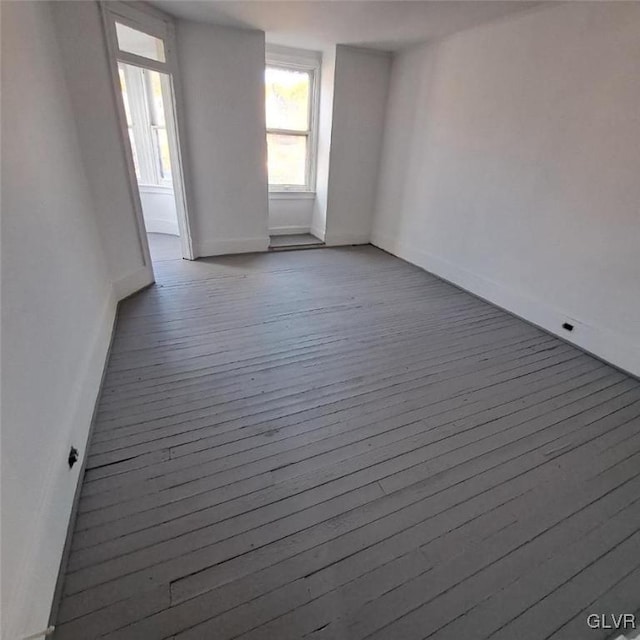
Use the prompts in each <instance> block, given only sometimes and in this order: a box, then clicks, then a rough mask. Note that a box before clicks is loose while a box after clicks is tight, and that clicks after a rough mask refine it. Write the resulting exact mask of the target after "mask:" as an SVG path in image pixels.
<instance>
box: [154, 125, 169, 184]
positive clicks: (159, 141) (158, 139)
mask: <svg viewBox="0 0 640 640" xmlns="http://www.w3.org/2000/svg"><path fill="white" fill-rule="evenodd" d="M155 143H156V151H157V156H158V164H159V165H160V166H159V170H160V178H161V179H162V180H171V160H170V157H169V139H168V138H167V130H166V129H165V128H164V127H156V129H155Z"/></svg>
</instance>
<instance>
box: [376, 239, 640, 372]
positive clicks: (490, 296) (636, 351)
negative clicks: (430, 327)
mask: <svg viewBox="0 0 640 640" xmlns="http://www.w3.org/2000/svg"><path fill="white" fill-rule="evenodd" d="M371 244H373V245H375V246H377V247H380V248H381V249H384V250H385V251H388V252H389V253H392V254H393V255H395V256H398V257H399V258H402V259H403V260H406V261H407V262H411V263H412V264H415V265H417V266H419V267H422V268H423V269H425V271H429V272H430V273H433V274H434V275H436V276H438V277H439V278H442V279H443V280H447V281H448V282H451V283H452V284H454V285H456V286H457V287H460V288H461V289H464V290H465V291H468V292H470V293H472V294H474V295H476V296H478V297H480V298H482V299H484V300H486V301H488V302H490V303H491V304H494V305H496V306H498V307H500V308H502V309H504V310H505V311H508V312H509V313H511V314H513V315H516V316H518V317H519V318H522V319H523V320H526V321H527V322H530V323H531V324H534V325H536V326H537V327H539V328H541V329H544V330H545V331H548V332H549V333H552V334H554V335H556V336H558V337H559V338H561V339H563V340H565V341H567V342H570V343H572V344H574V345H575V346H577V347H579V348H580V349H582V350H583V351H586V352H588V353H590V354H591V355H594V356H596V357H597V358H600V359H601V360H604V361H606V362H608V363H610V364H612V365H613V366H615V367H617V368H619V369H622V370H623V371H626V372H628V373H630V374H631V375H634V376H640V348H638V346H634V345H633V341H631V340H625V339H624V338H623V337H621V336H619V335H618V334H616V333H614V332H612V331H610V330H608V329H605V328H604V327H597V326H593V325H590V324H588V323H586V322H584V321H583V320H581V319H579V318H575V317H572V316H570V315H569V314H567V312H566V311H564V310H562V309H557V308H554V307H552V306H550V305H548V304H547V303H546V302H544V301H543V300H537V299H534V298H530V297H529V296H526V295H523V294H522V293H520V292H516V291H513V290H512V289H508V288H506V287H505V286H504V285H502V284H500V283H498V282H494V281H492V280H489V279H488V278H485V277H483V276H480V275H478V274H477V273H472V272H470V271H468V270H466V269H463V268H461V267H459V266H457V265H455V264H453V263H451V262H449V261H448V260H445V259H444V258H441V257H439V256H434V255H432V254H430V253H427V252H426V251H423V250H422V249H418V248H416V247H413V246H411V245H410V244H408V243H406V242H401V241H399V240H395V239H393V238H391V237H389V236H385V235H383V234H380V233H375V232H374V233H373V236H372V239H371ZM567 321H568V322H570V323H571V324H573V325H574V327H575V328H574V330H573V331H572V332H571V333H568V332H566V331H564V330H563V329H562V323H563V322H567Z"/></svg>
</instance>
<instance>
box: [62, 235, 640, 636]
mask: <svg viewBox="0 0 640 640" xmlns="http://www.w3.org/2000/svg"><path fill="white" fill-rule="evenodd" d="M151 240H152V242H153V241H155V240H158V242H162V246H158V247H157V248H156V249H157V251H156V255H157V256H158V257H159V258H160V259H159V261H158V262H157V263H156V264H155V265H154V266H155V271H156V277H157V284H156V286H155V287H152V288H150V289H148V290H145V291H144V292H141V293H140V294H138V295H136V296H134V297H132V298H130V299H128V300H126V301H124V302H123V303H122V304H121V307H120V309H119V314H118V323H117V329H116V335H115V337H114V341H113V348H112V353H111V357H110V361H109V364H108V368H107V372H106V376H105V381H104V385H103V390H102V395H101V399H100V403H99V406H98V408H97V412H96V418H95V426H94V432H93V440H92V443H90V447H89V455H88V461H87V469H86V472H85V477H84V482H83V487H82V491H81V497H80V501H79V509H78V516H77V520H76V522H75V533H74V536H73V539H72V542H71V553H70V558H69V562H68V565H67V572H66V575H65V579H64V586H63V597H62V600H61V604H60V608H59V611H58V613H57V623H56V626H57V628H56V632H55V637H56V638H58V639H61V640H65V639H80V638H82V639H86V638H98V637H100V638H105V639H106V638H109V639H111V640H115V639H116V638H118V639H119V640H125V639H129V640H132V639H143V640H145V639H147V638H148V639H150V640H155V639H158V640H167V639H174V640H178V639H180V640H187V639H188V638H189V639H192V640H198V639H200V638H216V639H220V640H223V639H225V638H228V639H231V638H244V639H245V640H249V639H251V640H258V639H263V640H271V639H272V638H278V640H285V639H286V638H290V639H291V640H295V639H297V638H309V639H313V640H329V639H331V640H338V639H344V638H349V640H356V639H357V638H369V637H371V638H380V639H382V638H390V637H394V638H403V640H404V639H405V638H406V639H409V638H427V637H429V638H433V639H434V640H436V639H437V640H448V639H449V638H452V639H453V638H456V639H457V638H459V637H473V638H474V640H475V639H476V638H477V639H478V640H482V639H484V638H489V637H492V638H496V640H498V639H499V638H503V637H504V638H512V637H518V638H530V639H531V640H534V639H535V640H537V639H538V638H539V639H541V640H542V639H543V638H547V637H549V638H554V639H555V638H558V639H559V638H561V637H562V638H565V637H567V638H572V637H575V638H578V637H583V635H584V633H583V632H584V630H585V628H584V620H583V618H584V615H585V612H587V611H589V612H590V607H600V608H608V609H611V611H612V612H615V613H620V612H621V609H620V608H624V609H625V610H627V609H630V612H633V611H636V610H638V609H640V595H638V594H639V593H640V591H637V587H638V585H639V584H640V534H638V529H639V528H640V499H639V498H638V496H639V495H640V494H639V493H638V492H639V491H640V471H639V469H640V467H639V466H638V465H639V464H640V382H638V381H637V380H635V379H633V378H631V377H629V376H626V375H625V374H623V373H621V372H619V371H617V370H615V369H613V368H611V367H608V366H607V365H605V364H603V363H601V362H599V361H597V360H595V359H593V358H591V357H590V356H588V355H586V354H584V353H582V352H580V351H578V350H577V349H575V348H573V347H572V346H570V345H568V344H566V343H563V342H561V341H559V340H557V339H556V338H553V337H551V336H549V335H548V334H545V333H543V332H541V331H540V330H538V329H536V328H535V327H532V326H531V325H528V324H526V323H524V322H522V321H521V320H519V319H517V318H515V317H513V316H510V315H509V314H507V313H505V312H503V311H501V310H499V309H497V308H496V307H493V306H491V305H489V304H487V303H485V302H482V301H480V300H478V299H477V298H474V297H473V296H470V295H469V294H467V293H465V292H463V291H461V290H459V289H456V288H455V287H453V286H451V285H449V284H447V283H445V282H443V281H441V280H439V279H437V278H435V277H434V276H432V275H430V274H427V273H424V272H423V271H421V270H420V269H418V268H416V267H413V266H411V265H408V264H406V263H404V262H402V261H401V260H398V259H396V258H394V257H392V256H390V255H388V254H385V253H383V252H381V251H379V250H377V249H374V248H372V247H357V248H332V249H319V250H316V251H290V252H282V253H277V254H254V255H243V256H228V257H223V258H215V259H207V260H200V261H197V262H187V261H183V260H179V259H172V254H171V251H170V250H169V249H170V247H168V243H167V242H166V238H160V239H155V240H154V239H153V238H152V239H151ZM174 249H175V247H174ZM178 255H179V253H176V256H178ZM629 589H635V590H636V592H635V593H633V594H632V595H630V594H629ZM581 633H582V635H580V634H581ZM592 635H593V637H602V634H601V635H600V636H598V635H595V634H592Z"/></svg>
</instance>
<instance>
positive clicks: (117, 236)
mask: <svg viewBox="0 0 640 640" xmlns="http://www.w3.org/2000/svg"><path fill="white" fill-rule="evenodd" d="M52 4H53V13H54V18H55V20H56V28H57V31H58V33H59V34H60V37H59V41H60V45H61V48H62V55H63V64H64V70H65V73H66V77H67V82H68V86H69V89H70V91H71V99H72V105H73V108H74V112H75V119H76V124H77V128H78V135H79V139H80V146H81V151H82V159H83V163H84V166H85V171H86V173H87V177H88V179H89V184H90V186H91V191H92V195H93V199H94V201H95V203H96V207H97V212H98V226H99V230H100V234H101V237H102V241H103V244H104V246H105V251H106V255H107V263H108V266H109V272H110V274H111V278H112V280H113V281H114V283H115V286H116V292H117V295H118V297H123V296H126V295H129V294H131V293H133V292H134V291H137V290H138V289H139V288H140V287H142V286H145V285H147V284H149V283H150V282H153V272H152V270H151V261H150V259H149V256H148V252H147V251H148V249H147V245H146V238H141V237H140V235H139V233H138V226H137V225H138V223H137V220H136V216H137V212H136V208H135V206H134V201H135V200H136V199H137V200H138V206H139V196H138V193H137V190H136V189H135V184H133V185H131V184H130V182H129V173H128V169H127V162H126V156H125V151H124V143H123V140H122V135H121V131H120V125H119V121H118V117H117V111H116V103H115V93H114V90H113V84H112V81H111V75H110V68H109V59H108V54H107V48H106V45H105V41H104V37H103V31H102V21H101V16H100V11H99V7H98V4H97V3H96V2H68V1H67V2H65V1H61V2H55V3H52Z"/></svg>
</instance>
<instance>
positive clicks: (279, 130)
mask: <svg viewBox="0 0 640 640" xmlns="http://www.w3.org/2000/svg"><path fill="white" fill-rule="evenodd" d="M296 53H297V52H295V51H294V52H290V51H289V50H287V51H286V52H285V51H284V50H283V48H278V50H277V52H274V51H273V50H271V51H270V50H267V65H266V69H265V105H266V119H267V150H268V173H269V190H270V191H293V192H295V191H298V192H301V191H313V189H314V187H315V142H316V130H315V128H316V123H317V90H316V83H317V76H318V69H319V60H318V59H317V58H316V57H315V54H312V53H311V52H303V53H302V52H300V53H302V55H297V54H296Z"/></svg>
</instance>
